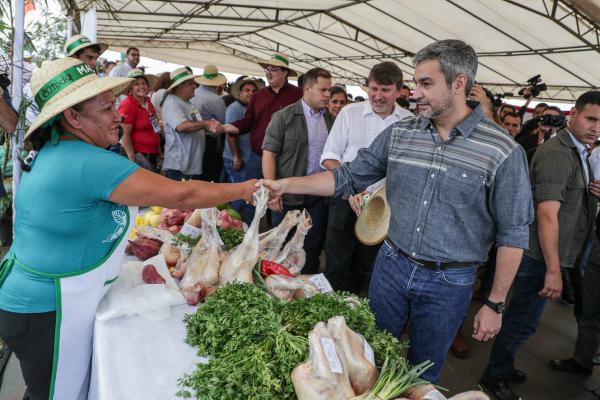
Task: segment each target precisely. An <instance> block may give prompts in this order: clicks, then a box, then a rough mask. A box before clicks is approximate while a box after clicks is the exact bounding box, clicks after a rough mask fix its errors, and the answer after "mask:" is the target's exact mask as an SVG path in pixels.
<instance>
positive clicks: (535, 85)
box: [519, 74, 548, 99]
mask: <svg viewBox="0 0 600 400" xmlns="http://www.w3.org/2000/svg"><path fill="white" fill-rule="evenodd" d="M527 83H529V86H528V87H529V88H531V96H532V97H538V96H539V95H540V93H541V92H543V91H544V90H546V89H547V88H548V87H547V86H546V84H545V83H543V82H542V76H541V75H540V74H537V75H536V76H534V77H531V78H529V79H528V80H527ZM525 89H526V88H523V89H521V90H519V96H523V93H524V92H525ZM525 98H526V99H528V98H529V96H528V95H526V96H525Z"/></svg>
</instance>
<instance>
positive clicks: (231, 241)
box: [217, 226, 245, 250]
mask: <svg viewBox="0 0 600 400" xmlns="http://www.w3.org/2000/svg"><path fill="white" fill-rule="evenodd" d="M217 231H218V232H219V236H220V237H221V240H222V241H223V244H224V246H223V247H224V248H225V250H231V249H233V248H234V247H235V246H237V245H238V244H240V243H242V240H244V235H245V232H244V230H243V229H236V228H221V227H220V226H217Z"/></svg>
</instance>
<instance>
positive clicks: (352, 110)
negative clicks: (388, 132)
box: [321, 101, 413, 168]
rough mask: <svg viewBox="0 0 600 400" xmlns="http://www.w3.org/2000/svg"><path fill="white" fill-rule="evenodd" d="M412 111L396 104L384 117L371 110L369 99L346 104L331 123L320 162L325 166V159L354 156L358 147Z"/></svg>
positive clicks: (360, 147) (340, 160) (370, 141)
mask: <svg viewBox="0 0 600 400" xmlns="http://www.w3.org/2000/svg"><path fill="white" fill-rule="evenodd" d="M412 115H413V114H412V113H411V112H410V111H408V110H405V109H404V108H402V107H400V106H398V105H397V104H396V105H395V107H394V111H393V112H392V113H391V114H390V115H388V116H387V117H386V118H381V117H380V116H379V115H377V114H375V112H374V111H373V108H372V107H371V103H370V102H369V101H363V102H360V103H353V104H348V105H347V106H345V107H344V108H342V110H341V111H340V113H339V114H338V116H337V117H336V118H335V122H334V123H333V126H332V127H331V131H330V132H329V136H328V137H327V143H325V148H324V149H323V154H321V166H322V167H323V168H325V166H324V165H323V162H324V161H325V160H337V161H339V162H341V163H342V164H343V163H346V162H350V161H352V160H354V159H355V158H356V154H357V153H358V150H359V149H362V148H364V147H369V146H370V145H371V143H373V141H374V140H375V138H376V137H377V136H379V134H380V133H381V132H382V131H383V130H384V129H385V128H387V127H388V126H390V125H392V124H393V123H394V122H397V121H400V120H401V119H403V118H406V117H409V116H412Z"/></svg>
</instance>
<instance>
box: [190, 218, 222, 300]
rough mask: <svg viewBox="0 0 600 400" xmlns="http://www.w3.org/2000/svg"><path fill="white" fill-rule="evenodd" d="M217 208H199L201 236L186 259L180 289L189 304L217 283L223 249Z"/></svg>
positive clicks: (200, 298)
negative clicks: (218, 226)
mask: <svg viewBox="0 0 600 400" xmlns="http://www.w3.org/2000/svg"><path fill="white" fill-rule="evenodd" d="M218 214H219V210H217V209H216V208H207V209H202V210H200V215H201V217H202V221H203V223H202V228H201V231H202V237H201V239H200V241H199V242H198V244H197V245H196V246H195V247H194V248H193V249H192V253H191V254H190V256H189V257H188V258H187V260H186V265H185V267H182V269H183V268H185V274H184V275H183V278H182V279H181V284H180V289H181V293H183V296H184V297H185V299H186V301H187V302H188V304H190V305H195V304H198V303H199V302H200V301H201V300H202V299H203V298H204V297H205V296H206V295H207V294H208V292H211V293H212V292H213V291H214V290H215V289H216V287H217V286H218V284H219V267H220V265H221V258H222V256H223V250H222V249H221V246H220V244H219V242H220V239H219V234H218V232H217V216H218Z"/></svg>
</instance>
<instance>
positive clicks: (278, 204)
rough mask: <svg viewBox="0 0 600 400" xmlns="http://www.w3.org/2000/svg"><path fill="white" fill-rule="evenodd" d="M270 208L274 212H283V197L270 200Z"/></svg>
mask: <svg viewBox="0 0 600 400" xmlns="http://www.w3.org/2000/svg"><path fill="white" fill-rule="evenodd" d="M268 205H269V208H270V209H271V210H273V211H277V212H282V211H283V196H274V197H273V198H271V199H269V202H268Z"/></svg>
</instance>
